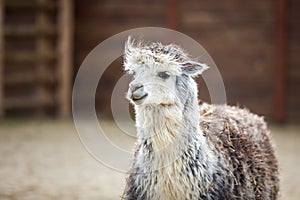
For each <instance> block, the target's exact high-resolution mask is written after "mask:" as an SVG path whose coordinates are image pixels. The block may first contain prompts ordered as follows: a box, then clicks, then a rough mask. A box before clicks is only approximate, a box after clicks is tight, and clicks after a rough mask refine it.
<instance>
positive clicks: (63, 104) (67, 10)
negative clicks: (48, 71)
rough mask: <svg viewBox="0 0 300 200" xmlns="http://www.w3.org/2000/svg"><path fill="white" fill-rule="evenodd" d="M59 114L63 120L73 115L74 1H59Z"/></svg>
mask: <svg viewBox="0 0 300 200" xmlns="http://www.w3.org/2000/svg"><path fill="white" fill-rule="evenodd" d="M58 23H59V24H58V26H59V28H58V30H59V38H58V45H59V46H58V48H59V60H58V77H59V78H58V80H59V87H58V89H59V90H58V93H57V94H58V106H59V109H58V112H59V116H60V117H62V118H65V117H69V116H70V114H71V77H72V69H71V67H72V49H73V45H72V43H73V35H72V32H73V1H72V0H61V1H59V17H58Z"/></svg>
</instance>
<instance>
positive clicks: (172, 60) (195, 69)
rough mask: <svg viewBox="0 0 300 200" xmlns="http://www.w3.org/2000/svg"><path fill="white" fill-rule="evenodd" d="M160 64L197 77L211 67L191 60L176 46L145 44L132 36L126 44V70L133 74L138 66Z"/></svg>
mask: <svg viewBox="0 0 300 200" xmlns="http://www.w3.org/2000/svg"><path fill="white" fill-rule="evenodd" d="M149 61H151V62H150V63H152V64H153V63H156V62H160V64H164V65H166V66H169V67H170V66H173V67H172V68H173V69H175V71H178V72H181V73H182V74H186V75H189V76H191V77H196V76H198V75H200V74H202V73H203V72H204V71H205V70H207V69H208V68H209V67H208V66H207V65H206V64H204V63H200V62H197V61H195V60H193V59H192V58H190V56H189V55H188V53H187V52H186V51H184V50H183V49H182V48H181V47H180V46H178V45H175V44H168V45H163V44H162V43H160V42H148V43H143V42H142V41H141V40H140V41H136V40H135V39H132V38H131V36H129V37H128V39H127V41H126V42H125V51H124V70H125V71H126V72H128V73H131V72H132V70H133V69H134V68H136V67H137V66H138V65H140V64H141V63H142V64H144V63H145V64H147V63H149Z"/></svg>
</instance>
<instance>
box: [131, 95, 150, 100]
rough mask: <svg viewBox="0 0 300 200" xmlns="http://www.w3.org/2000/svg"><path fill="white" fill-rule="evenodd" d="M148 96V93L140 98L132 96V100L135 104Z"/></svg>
mask: <svg viewBox="0 0 300 200" xmlns="http://www.w3.org/2000/svg"><path fill="white" fill-rule="evenodd" d="M147 96H148V94H147V93H146V94H144V95H143V96H140V97H137V96H134V95H133V96H132V100H133V101H134V102H140V101H142V100H143V99H145V98H146V97H147Z"/></svg>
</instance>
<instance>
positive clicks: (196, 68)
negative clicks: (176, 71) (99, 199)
mask: <svg viewBox="0 0 300 200" xmlns="http://www.w3.org/2000/svg"><path fill="white" fill-rule="evenodd" d="M208 68H209V67H208V66H207V65H206V64H203V63H198V62H194V61H188V62H185V63H184V64H182V67H181V69H182V72H183V73H185V74H188V75H190V76H192V77H194V76H198V75H199V74H202V73H203V71H205V70H207V69H208Z"/></svg>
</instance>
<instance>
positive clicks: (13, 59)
mask: <svg viewBox="0 0 300 200" xmlns="http://www.w3.org/2000/svg"><path fill="white" fill-rule="evenodd" d="M56 58H57V54H55V53H54V52H50V51H49V50H48V51H47V52H46V51H39V52H30V51H19V52H9V53H7V54H5V56H4V60H5V63H7V64H11V63H31V64H41V63H49V62H52V61H55V60H56Z"/></svg>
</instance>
